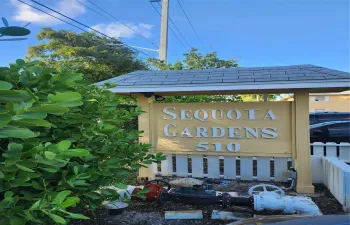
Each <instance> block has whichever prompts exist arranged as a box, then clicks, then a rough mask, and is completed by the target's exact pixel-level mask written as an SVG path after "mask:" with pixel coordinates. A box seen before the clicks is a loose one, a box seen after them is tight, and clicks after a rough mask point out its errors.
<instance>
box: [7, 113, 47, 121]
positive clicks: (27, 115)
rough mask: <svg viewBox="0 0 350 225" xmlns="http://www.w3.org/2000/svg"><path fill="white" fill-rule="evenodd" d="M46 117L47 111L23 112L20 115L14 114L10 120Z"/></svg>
mask: <svg viewBox="0 0 350 225" xmlns="http://www.w3.org/2000/svg"><path fill="white" fill-rule="evenodd" d="M46 117H47V113H44V112H25V113H23V114H20V115H15V116H13V117H12V120H23V119H44V118H46Z"/></svg>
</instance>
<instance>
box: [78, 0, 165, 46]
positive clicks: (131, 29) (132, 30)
mask: <svg viewBox="0 0 350 225" xmlns="http://www.w3.org/2000/svg"><path fill="white" fill-rule="evenodd" d="M76 1H77V2H79V3H80V4H82V5H84V6H85V7H86V8H88V9H90V10H92V11H94V12H95V13H97V14H99V15H101V16H103V17H105V18H107V17H106V16H105V15H102V14H101V13H99V12H98V11H97V10H95V9H93V8H91V7H89V6H87V5H86V4H84V3H82V2H81V1H79V0H76ZM87 1H88V2H90V3H91V4H92V5H94V6H95V7H96V8H98V9H99V10H101V11H102V12H104V13H106V14H107V15H109V16H110V17H112V18H113V19H115V20H116V21H118V22H119V23H120V24H122V25H123V26H124V27H126V28H128V29H129V30H130V31H131V32H133V33H135V34H136V35H137V36H139V37H141V38H143V39H145V40H146V41H147V42H149V43H151V44H152V45H153V46H155V47H156V48H159V46H158V45H156V44H155V43H154V42H153V41H151V40H150V39H148V38H147V37H145V36H144V35H142V34H140V33H139V32H137V31H136V30H135V29H133V28H132V27H130V26H129V25H128V24H125V23H123V22H122V21H120V20H119V19H117V18H116V17H115V16H113V15H112V14H110V13H109V12H107V11H106V10H104V9H102V8H101V7H100V6H98V5H96V4H95V3H93V2H92V1H90V0H87ZM107 19H109V18H107Z"/></svg>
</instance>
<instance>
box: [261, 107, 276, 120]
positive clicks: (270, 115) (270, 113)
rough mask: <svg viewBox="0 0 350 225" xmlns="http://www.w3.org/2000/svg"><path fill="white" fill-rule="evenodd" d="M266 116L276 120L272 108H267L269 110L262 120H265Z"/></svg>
mask: <svg viewBox="0 0 350 225" xmlns="http://www.w3.org/2000/svg"><path fill="white" fill-rule="evenodd" d="M267 118H270V119H271V120H276V116H275V114H273V112H272V110H271V109H269V111H267V113H266V115H265V117H264V120H266V119H267Z"/></svg>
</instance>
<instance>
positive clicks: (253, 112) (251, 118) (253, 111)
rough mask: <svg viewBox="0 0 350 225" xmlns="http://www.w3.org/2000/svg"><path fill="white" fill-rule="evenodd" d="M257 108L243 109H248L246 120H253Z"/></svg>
mask: <svg viewBox="0 0 350 225" xmlns="http://www.w3.org/2000/svg"><path fill="white" fill-rule="evenodd" d="M257 110H259V109H245V111H248V120H255V111H257Z"/></svg>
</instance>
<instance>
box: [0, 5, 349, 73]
mask: <svg viewBox="0 0 350 225" xmlns="http://www.w3.org/2000/svg"><path fill="white" fill-rule="evenodd" d="M3 1H5V4H3V5H2V7H1V8H0V16H1V17H6V18H7V19H8V21H9V22H10V25H24V24H26V23H27V22H32V24H31V25H30V26H29V27H30V29H31V31H32V33H31V34H30V36H29V39H28V40H26V41H21V42H0V49H1V54H0V65H6V64H8V63H9V62H13V61H14V60H16V59H17V58H23V57H24V56H25V55H26V51H27V47H28V46H31V45H35V44H37V43H39V42H38V41H36V40H35V36H36V34H37V33H38V32H39V31H40V28H42V27H48V26H51V27H52V28H53V29H69V30H73V31H77V32H80V31H79V30H78V29H76V28H74V27H71V26H70V25H67V24H63V23H61V22H60V21H57V20H56V19H54V18H50V17H47V16H44V15H43V14H42V13H40V12H38V11H36V10H34V9H33V10H31V9H29V8H28V7H25V6H23V4H21V3H20V2H18V1H17V0H3ZM23 1H25V2H28V3H30V4H32V5H35V3H33V2H31V1H29V0H23ZM37 1H39V2H41V3H43V4H46V5H48V6H50V7H52V8H55V9H57V10H59V11H60V12H63V13H65V14H67V15H69V16H71V17H73V18H74V19H77V20H79V21H81V22H83V23H85V24H87V25H89V26H94V27H95V28H97V29H99V30H101V31H103V32H104V33H107V34H108V35H112V36H115V37H121V38H122V40H123V41H124V42H125V43H127V44H129V45H136V46H142V47H148V48H154V46H152V45H151V44H150V43H148V42H147V41H145V40H144V39H142V38H139V37H137V36H136V35H134V34H133V33H131V32H130V31H128V30H127V29H125V28H123V26H122V25H120V24H118V23H117V22H116V21H115V20H113V19H107V18H104V17H102V16H100V15H98V14H96V13H95V12H93V11H91V10H90V9H88V8H85V7H84V6H82V5H81V4H79V3H78V2H76V0H37ZM80 1H82V2H85V3H86V4H88V5H90V4H89V2H87V1H86V0H80ZM179 1H180V2H181V3H182V5H183V7H184V9H185V11H186V12H187V14H188V16H189V18H190V19H191V21H192V23H193V25H194V27H195V29H196V31H197V33H198V35H199V37H200V39H201V41H202V42H203V45H204V47H202V46H201V45H200V43H199V41H198V39H197V38H196V36H195V34H194V32H193V31H192V29H191V27H190V25H189V23H188V21H187V20H186V18H185V16H184V14H183V12H182V11H181V8H180V7H179V5H178V3H177V1H176V0H170V2H171V3H170V17H171V18H172V20H173V21H174V22H175V23H176V25H177V27H178V28H179V30H180V31H181V32H182V34H183V35H184V36H185V38H186V40H187V41H188V42H189V43H190V45H191V46H194V47H197V48H199V49H200V51H201V52H203V53H205V52H210V51H216V52H218V53H219V56H220V57H221V58H224V59H232V58H233V59H237V60H238V63H239V65H240V66H274V65H295V64H314V65H318V66H324V67H328V68H332V69H338V70H343V71H350V68H349V67H350V65H349V62H350V58H349V57H350V56H349V54H350V53H349V51H350V50H349V48H350V46H349V40H350V35H349V34H350V30H349V29H350V28H349V27H350V22H349V17H350V13H349V11H350V5H349V4H350V1H349V0H179ZM93 2H95V3H96V4H98V5H99V6H100V7H102V8H103V9H105V10H107V11H108V12H110V13H111V14H113V15H114V16H115V17H116V18H118V19H119V20H121V21H123V23H126V24H129V25H130V26H132V27H133V29H135V30H137V31H138V32H139V33H141V34H143V35H144V36H146V37H148V38H149V39H150V40H151V41H153V42H155V43H157V44H158V43H159V33H160V17H159V15H157V13H156V12H155V11H154V9H153V8H152V6H151V4H150V3H149V0H99V1H96V0H93ZM90 6H91V5H90ZM155 6H156V7H157V8H159V7H158V5H157V4H155ZM92 7H93V6H92ZM170 26H171V24H170ZM174 30H175V29H174ZM169 35H170V37H169V56H170V61H174V60H177V59H181V58H182V53H183V52H185V51H186V49H185V48H183V47H182V45H181V44H180V43H179V42H178V41H177V39H176V38H175V37H174V35H173V34H172V33H171V32H169ZM178 36H179V35H178ZM147 54H149V55H152V56H157V53H155V52H150V51H147Z"/></svg>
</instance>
